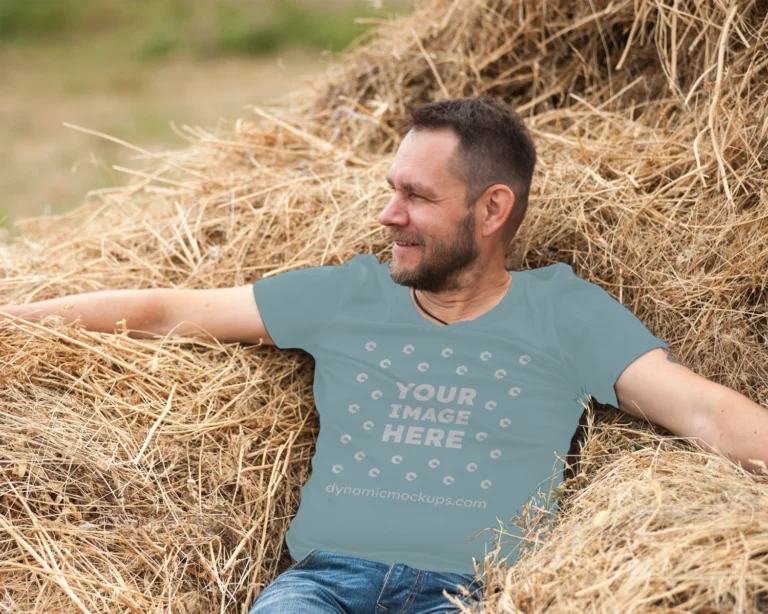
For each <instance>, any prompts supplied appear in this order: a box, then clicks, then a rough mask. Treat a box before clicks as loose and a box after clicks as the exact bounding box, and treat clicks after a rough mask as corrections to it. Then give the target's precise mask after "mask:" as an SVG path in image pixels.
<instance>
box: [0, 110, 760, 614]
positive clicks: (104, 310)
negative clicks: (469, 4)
mask: <svg viewBox="0 0 768 614" xmlns="http://www.w3.org/2000/svg"><path fill="white" fill-rule="evenodd" d="M411 115H412V117H411V120H412V124H411V126H410V130H409V132H408V133H407V135H406V137H405V138H404V140H403V142H402V144H401V145H400V148H399V150H398V152H397V155H396V157H395V160H394V163H393V165H392V167H391V169H390V171H389V174H388V176H387V181H388V183H389V184H390V186H391V187H392V190H393V194H392V198H391V200H390V202H389V204H388V205H387V206H386V208H385V209H384V210H383V211H382V213H381V215H380V216H379V221H380V223H381V224H383V225H385V226H387V227H389V228H390V233H391V234H390V236H391V238H392V240H393V242H394V248H393V254H392V259H391V261H390V262H388V263H384V264H382V263H379V261H378V259H377V258H376V257H374V256H373V255H370V254H365V255H358V256H355V257H354V258H352V259H350V260H349V261H347V262H346V263H344V264H343V265H341V266H319V267H310V268H305V269H300V270H294V271H290V272H287V273H283V274H281V275H276V276H273V277H269V278H265V279H261V280H259V281H256V282H255V283H254V284H252V285H250V284H249V285H246V286H242V287H238V288H230V289H217V290H144V291H113V292H96V293H89V294H83V295H79V296H74V297H67V298H63V299H54V300H50V301H43V302H39V303H34V304H31V305H22V306H14V307H5V308H0V311H3V312H6V313H9V314H11V315H17V316H19V315H20V316H23V317H40V316H41V315H42V314H45V313H57V314H60V315H62V316H63V317H64V318H65V321H74V320H75V319H77V318H79V319H80V320H81V321H82V322H83V323H84V324H85V325H86V327H87V328H89V329H91V330H98V331H104V332H112V331H113V330H114V325H115V322H116V321H119V320H121V319H123V318H125V319H126V321H127V326H128V328H129V329H134V330H141V331H145V333H138V332H137V333H133V334H134V335H136V336H139V335H144V334H147V335H151V334H158V335H165V334H169V333H172V332H173V333H177V334H192V333H194V332H195V331H199V330H201V329H202V330H204V331H207V333H209V334H211V335H213V336H214V337H216V338H217V339H220V340H221V341H242V342H249V343H257V342H259V341H263V342H265V343H269V344H273V345H276V346H277V347H279V348H301V349H303V350H305V351H307V352H310V353H311V354H312V355H313V356H314V357H315V382H314V391H315V401H316V404H317V408H318V411H319V413H320V416H321V427H322V428H321V432H320V434H319V436H318V442H317V448H316V453H315V456H314V458H313V460H312V467H313V472H312V475H311V477H310V479H309V480H308V481H307V483H306V484H305V485H304V487H303V489H302V496H301V505H300V509H299V510H298V512H297V514H296V516H295V517H294V519H293V520H292V523H291V526H290V528H289V530H288V532H287V534H286V542H287V544H288V548H289V551H290V553H291V556H292V557H293V559H294V561H295V562H294V564H293V565H292V566H291V567H289V568H288V570H286V571H285V572H284V573H282V574H281V575H280V576H278V578H276V579H275V580H274V581H273V582H272V583H271V584H269V585H268V586H267V587H265V589H264V590H263V591H262V592H261V593H260V595H259V596H258V598H257V599H256V602H255V604H254V605H253V608H252V610H251V613H252V614H255V613H267V612H289V613H290V612H344V611H351V612H357V611H360V612H363V611H366V612H367V611H375V612H413V613H418V614H430V613H434V614H437V613H438V612H445V611H447V610H448V609H449V606H450V604H449V602H448V600H447V599H446V598H445V596H444V594H443V591H447V592H448V593H449V594H453V595H457V596H461V595H462V593H461V592H460V591H459V590H458V589H457V585H458V584H464V585H468V588H469V593H470V596H469V598H470V599H479V598H480V589H481V588H482V584H481V582H480V581H479V580H476V579H474V566H473V561H472V559H473V558H474V559H476V560H478V561H480V562H482V561H483V559H484V558H485V555H486V553H488V552H490V551H491V550H494V547H493V546H489V543H488V540H483V539H482V537H481V535H482V534H483V532H484V530H486V529H492V528H494V527H496V526H497V525H498V521H502V522H506V521H507V520H508V519H509V518H510V517H511V516H513V515H514V513H515V512H517V511H519V510H520V508H521V506H522V505H523V504H524V503H525V502H526V501H527V500H528V499H529V497H530V496H531V495H533V494H535V493H536V491H537V490H541V489H543V490H547V489H548V488H549V486H550V483H552V478H553V476H554V477H556V479H555V480H554V483H553V485H554V486H556V485H557V484H559V483H560V481H561V480H562V472H561V470H562V464H561V463H560V461H559V460H558V459H557V456H556V455H560V456H561V457H562V456H564V455H565V454H566V453H567V451H568V448H569V443H570V440H571V437H572V435H573V433H574V431H575V429H576V426H577V425H578V422H579V418H580V416H581V414H582V411H583V403H582V400H587V399H586V396H585V395H586V394H590V395H592V396H594V397H596V398H597V399H598V400H599V401H601V402H603V403H609V404H612V405H614V406H617V407H619V408H620V409H622V410H624V411H625V412H627V413H628V414H631V415H632V416H637V417H644V418H646V419H648V420H650V421H651V422H654V423H656V424H659V425H662V426H664V427H666V428H668V429H670V430H671V431H673V432H675V433H677V434H678V435H680V436H684V437H694V438H698V439H700V440H702V441H703V442H704V443H707V444H711V445H716V446H718V447H719V448H720V449H721V450H722V451H723V452H725V453H726V454H728V455H730V456H731V457H732V458H733V459H734V460H736V461H738V462H742V463H744V464H745V466H750V467H751V464H750V462H749V461H750V459H759V460H763V461H768V451H766V447H765V445H764V442H765V441H766V440H768V412H766V411H765V410H763V409H762V408H761V407H760V406H758V405H756V404H755V403H753V402H751V401H750V400H749V399H747V398H746V397H744V396H742V395H740V394H738V393H737V392H735V391H732V390H730V389H728V388H726V387H724V386H720V385H717V384H715V383H713V382H710V381H709V380H707V379H705V378H703V377H701V376H698V375H696V374H695V373H693V372H692V371H690V370H689V369H687V368H686V367H684V366H683V365H681V364H680V363H679V362H678V361H676V360H674V359H673V358H672V357H671V355H669V354H668V353H667V352H666V351H665V350H666V349H667V348H668V345H667V344H666V343H665V342H664V341H663V340H661V339H659V338H657V337H655V336H654V335H652V334H651V333H650V331H648V329H647V328H646V327H645V326H644V325H643V324H642V322H640V320H639V319H638V318H636V317H635V316H634V315H633V314H632V312H630V311H629V310H628V309H626V308H625V307H624V306H623V305H621V304H620V303H619V302H617V301H616V300H614V299H613V298H612V297H611V296H610V295H609V294H608V293H607V292H605V291H604V290H603V289H602V288H601V287H600V286H598V285H596V284H592V283H590V282H587V281H585V280H582V279H580V278H579V277H577V276H576V275H574V273H573V271H572V269H571V267H570V266H568V265H565V264H562V263H558V264H554V265H551V266H547V267H542V268H538V269H532V270H525V271H512V272H510V271H507V270H506V269H505V266H504V260H505V254H506V252H507V246H508V244H509V242H510V240H511V239H512V238H513V237H514V235H515V233H516V232H517V229H518V228H519V226H520V224H521V222H522V220H523V217H524V215H525V211H526V208H527V204H528V193H529V189H530V183H531V177H532V174H533V170H534V165H535V160H536V155H535V150H534V146H533V143H532V142H531V139H530V137H529V135H528V132H527V130H526V129H525V126H524V125H523V123H522V121H521V120H520V118H519V117H518V116H517V115H516V114H515V113H514V112H513V111H512V110H511V109H509V108H507V107H506V106H505V105H503V104H501V103H498V102H495V101H492V100H489V99H483V98H467V99H452V100H443V101H440V102H435V103H430V104H427V105H424V106H422V107H420V108H419V109H416V110H414V111H412V114H411ZM254 298H255V300H254ZM67 307H69V310H65V308H67ZM516 537H517V538H519V537H520V536H519V534H518V535H517V536H516ZM518 541H519V539H512V540H511V541H510V542H509V543H507V544H506V545H504V544H500V545H499V547H500V551H501V558H503V557H504V556H506V558H507V563H509V564H511V563H513V562H514V559H515V556H516V551H517V546H518ZM460 598H463V597H460Z"/></svg>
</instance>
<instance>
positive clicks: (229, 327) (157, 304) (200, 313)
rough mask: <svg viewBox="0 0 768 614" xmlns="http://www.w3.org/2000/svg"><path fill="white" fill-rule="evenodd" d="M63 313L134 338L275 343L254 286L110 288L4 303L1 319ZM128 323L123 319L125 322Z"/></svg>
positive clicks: (39, 317) (100, 329) (66, 317)
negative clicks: (267, 327) (188, 288)
mask: <svg viewBox="0 0 768 614" xmlns="http://www.w3.org/2000/svg"><path fill="white" fill-rule="evenodd" d="M47 315H56V316H60V317H61V318H62V319H63V321H64V323H65V324H70V323H72V322H75V321H77V320H79V321H80V323H81V324H82V325H83V326H84V327H85V328H86V329H88V330H92V331H97V332H103V333H113V332H115V330H116V329H118V330H122V329H123V327H124V328H125V329H126V330H127V331H128V334H129V335H130V336H131V337H136V338H153V337H157V336H165V335H184V336H188V337H189V336H211V337H213V338H215V339H218V340H219V341H223V342H230V341H242V342H246V343H265V344H269V345H274V342H273V341H272V339H271V337H270V336H269V335H268V334H267V331H266V328H265V326H264V322H263V321H262V319H261V314H260V313H259V309H258V307H257V306H256V300H255V298H254V295H253V289H252V285H251V284H247V285H244V286H238V287H234V288H220V289H211V290H176V289H147V290H105V291H101V292H87V293H84V294H75V295H72V296H65V297H61V298H55V299H50V300H46V301H38V302H36V303H29V304H26V305H0V321H2V320H4V319H9V318H12V317H20V318H22V319H24V320H30V321H33V322H34V321H40V320H42V319H43V318H44V317H45V316H47ZM123 321H124V322H123Z"/></svg>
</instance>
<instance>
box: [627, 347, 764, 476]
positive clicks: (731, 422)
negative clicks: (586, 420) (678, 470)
mask: <svg viewBox="0 0 768 614" xmlns="http://www.w3.org/2000/svg"><path fill="white" fill-rule="evenodd" d="M615 390H616V398H617V399H618V400H619V409H621V410H622V411H624V412H626V413H628V414H630V415H632V416H634V417H637V418H644V419H646V420H648V421H650V422H652V423H654V424H658V425H660V426H663V427H664V428H666V429H668V430H670V431H672V432H673V433H675V434H676V435H679V436H680V437H686V438H696V439H699V440H700V441H701V442H702V443H703V444H704V447H705V448H708V449H712V448H713V447H715V448H717V450H719V451H720V452H721V453H722V454H723V455H725V456H727V457H728V458H731V459H732V460H733V461H735V462H738V463H741V464H742V466H743V467H744V468H745V469H747V470H749V471H753V472H757V471H759V470H758V467H759V465H758V464H755V463H752V462H750V461H752V460H758V461H763V462H764V463H766V466H767V467H768V409H765V408H763V407H761V406H760V405H758V404H757V403H755V402H753V401H752V400H750V399H749V398H747V397H746V396H744V395H742V394H741V393H739V392H737V391H735V390H732V389H731V388H728V387H727V386H723V385H721V384H717V383H715V382H712V381H710V380H708V379H707V378H705V377H702V376H700V375H698V374H696V373H694V372H693V371H691V370H690V369H688V368H687V367H686V366H684V365H683V364H682V363H681V362H680V361H679V360H678V359H677V358H675V357H674V356H673V355H672V354H670V353H669V352H667V351H666V350H664V349H662V348H656V349H654V350H651V351H650V352H647V353H645V354H643V355H642V356H641V357H640V358H638V359H637V360H635V361H634V362H633V363H632V364H630V365H629V366H628V367H627V368H626V369H625V370H624V371H623V373H622V374H621V376H619V379H618V380H617V381H616V385H615Z"/></svg>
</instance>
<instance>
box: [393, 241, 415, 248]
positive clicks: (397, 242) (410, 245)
mask: <svg viewBox="0 0 768 614" xmlns="http://www.w3.org/2000/svg"><path fill="white" fill-rule="evenodd" d="M395 244H396V245H402V246H404V247H413V246H416V245H418V243H412V242H410V241H395Z"/></svg>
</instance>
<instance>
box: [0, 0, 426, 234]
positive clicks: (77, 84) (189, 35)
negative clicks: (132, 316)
mask: <svg viewBox="0 0 768 614" xmlns="http://www.w3.org/2000/svg"><path fill="white" fill-rule="evenodd" d="M410 10H411V9H410V6H409V4H408V0H382V1H379V0H373V1H372V2H361V1H358V2H353V1H347V2H328V1H324V0H278V1H274V2H268V1H266V0H255V1H247V2H246V1H245V0H131V1H130V2H118V1H117V0H99V1H95V0H0V76H1V77H2V80H3V86H2V89H0V115H2V117H3V122H1V123H0V142H2V143H3V146H2V147H0V225H2V226H4V227H5V228H6V230H12V227H13V221H14V220H15V219H18V217H21V216H36V215H45V214H56V213H60V212H63V211H66V210H67V209H69V208H71V207H73V206H75V205H78V204H80V203H81V202H82V200H83V198H84V197H85V194H86V192H87V191H88V190H90V189H98V188H101V187H106V186H110V185H116V184H117V185H119V184H121V183H123V182H124V181H125V179H126V177H125V176H124V175H121V174H120V173H119V172H117V171H115V170H114V169H112V168H111V167H112V165H114V164H118V165H123V164H125V163H126V162H129V158H130V155H131V152H129V151H127V150H125V149H124V148H122V147H121V146H119V145H116V144H114V143H112V142H109V141H106V140H103V139H99V138H97V137H93V136H88V135H85V134H83V133H80V132H77V131H74V130H72V129H69V128H66V127H64V126H63V125H62V123H63V122H65V121H66V122H69V123H72V124H75V125H79V126H82V127H84V128H89V129H91V130H96V131H99V132H104V133H107V134H110V135H112V136H115V137H118V138H121V139H124V140H127V141H129V142H131V143H135V144H137V145H140V146H142V147H144V148H147V149H150V150H155V151H157V150H162V149H166V148H168V147H180V146H182V145H183V143H182V142H181V141H180V140H179V139H178V137H177V136H176V135H175V134H174V133H173V131H172V130H171V127H170V121H171V120H173V121H175V122H176V124H177V125H181V124H184V123H187V124H193V125H201V126H204V127H206V128H207V129H210V130H216V129H217V128H220V127H223V125H224V124H225V123H226V122H227V119H230V120H234V119H236V118H237V117H238V116H242V115H244V114H245V115H247V113H248V112H247V111H244V110H243V106H244V105H246V104H249V103H257V104H258V103H260V102H265V101H267V100H269V99H271V98H274V97H276V96H279V95H280V94H282V93H284V92H286V91H289V90H293V89H296V88H298V87H301V86H302V85H303V84H302V82H301V77H302V76H303V75H306V74H309V73H313V72H316V71H317V70H320V69H321V68H323V66H324V65H325V64H326V63H327V61H328V60H329V59H331V58H332V57H333V56H334V55H335V54H336V53H338V52H340V51H342V50H343V49H344V48H345V47H346V46H347V45H349V43H350V42H351V41H353V40H354V39H355V38H356V37H358V36H359V35H361V34H362V33H364V32H365V30H366V29H367V27H368V26H367V25H364V24H359V23H355V19H356V18H360V17H375V18H379V19H389V18H393V17H396V16H398V15H402V14H404V13H407V12H409V11H410Z"/></svg>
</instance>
